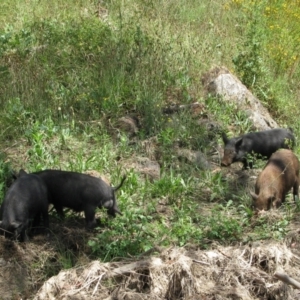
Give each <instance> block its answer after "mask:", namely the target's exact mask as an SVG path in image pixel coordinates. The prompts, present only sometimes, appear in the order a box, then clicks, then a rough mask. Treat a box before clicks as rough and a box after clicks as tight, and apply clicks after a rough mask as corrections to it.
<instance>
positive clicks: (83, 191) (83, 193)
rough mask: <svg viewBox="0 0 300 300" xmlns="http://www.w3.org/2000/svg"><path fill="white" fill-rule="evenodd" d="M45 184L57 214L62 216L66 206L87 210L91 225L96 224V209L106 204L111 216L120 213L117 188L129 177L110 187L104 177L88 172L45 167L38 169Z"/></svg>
mask: <svg viewBox="0 0 300 300" xmlns="http://www.w3.org/2000/svg"><path fill="white" fill-rule="evenodd" d="M34 174H36V175H38V176H39V177H40V178H42V179H43V181H44V182H45V183H46V186H47V188H48V191H49V195H50V198H49V201H50V203H52V204H53V205H54V208H55V209H56V211H57V213H58V214H59V215H60V216H61V217H63V216H64V213H63V207H68V208H71V209H73V210H74V211H77V212H79V211H84V214H85V221H86V225H87V227H88V228H93V227H95V225H96V220H95V210H96V208H97V207H99V208H101V207H105V208H106V209H107V212H108V214H109V215H111V216H113V217H115V216H116V213H118V214H120V215H122V213H121V212H120V210H119V208H118V205H117V202H116V198H115V191H116V190H118V189H119V188H120V187H121V186H122V184H123V182H124V180H125V178H126V177H123V179H122V181H121V183H120V184H119V185H118V186H117V187H111V186H109V185H108V184H107V183H105V182H104V181H103V180H102V179H100V178H96V177H93V176H90V175H87V174H81V173H77V172H70V171H61V170H44V171H40V172H35V173H34Z"/></svg>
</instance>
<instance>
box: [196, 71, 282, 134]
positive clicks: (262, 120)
mask: <svg viewBox="0 0 300 300" xmlns="http://www.w3.org/2000/svg"><path fill="white" fill-rule="evenodd" d="M202 84H203V86H204V88H205V91H206V92H207V93H209V94H211V95H214V96H219V97H220V98H221V99H222V100H224V101H226V102H231V103H235V104H236V105H237V106H238V108H240V109H241V110H243V111H245V113H246V114H247V115H248V116H249V118H250V119H251V121H252V122H253V126H254V128H255V129H257V130H266V129H271V128H277V127H278V124H277V123H276V122H275V121H274V120H273V119H272V117H271V115H270V114H269V112H268V110H267V109H266V108H265V107H264V106H263V105H262V104H261V102H260V101H259V100H258V99H257V98H256V97H255V96H254V95H253V94H252V93H251V92H250V91H249V90H248V89H247V87H246V86H245V85H243V84H242V82H241V81H240V80H239V79H238V78H237V77H235V76H234V75H233V74H231V73H230V72H229V71H228V70H227V69H226V68H224V67H215V68H213V69H212V70H210V71H208V72H207V73H206V74H204V75H203V77H202Z"/></svg>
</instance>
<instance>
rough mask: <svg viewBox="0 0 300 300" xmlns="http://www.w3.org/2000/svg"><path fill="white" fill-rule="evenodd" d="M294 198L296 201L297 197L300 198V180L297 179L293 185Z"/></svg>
mask: <svg viewBox="0 0 300 300" xmlns="http://www.w3.org/2000/svg"><path fill="white" fill-rule="evenodd" d="M293 198H294V201H295V202H296V200H297V199H299V181H298V180H296V181H295V183H294V186H293Z"/></svg>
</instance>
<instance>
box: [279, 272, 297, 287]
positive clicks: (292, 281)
mask: <svg viewBox="0 0 300 300" xmlns="http://www.w3.org/2000/svg"><path fill="white" fill-rule="evenodd" d="M274 276H275V277H276V278H277V279H279V280H281V281H283V282H284V283H286V284H290V285H291V286H293V287H294V288H296V289H300V282H298V281H296V280H295V279H293V278H291V277H289V276H288V275H286V274H285V273H281V272H275V274H274Z"/></svg>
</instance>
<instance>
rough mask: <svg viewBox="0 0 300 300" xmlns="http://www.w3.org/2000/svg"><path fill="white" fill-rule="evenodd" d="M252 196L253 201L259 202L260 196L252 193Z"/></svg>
mask: <svg viewBox="0 0 300 300" xmlns="http://www.w3.org/2000/svg"><path fill="white" fill-rule="evenodd" d="M250 195H251V197H252V199H253V200H257V198H258V196H257V195H256V194H255V193H253V192H250Z"/></svg>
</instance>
